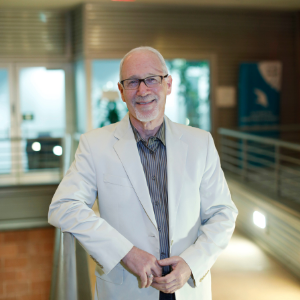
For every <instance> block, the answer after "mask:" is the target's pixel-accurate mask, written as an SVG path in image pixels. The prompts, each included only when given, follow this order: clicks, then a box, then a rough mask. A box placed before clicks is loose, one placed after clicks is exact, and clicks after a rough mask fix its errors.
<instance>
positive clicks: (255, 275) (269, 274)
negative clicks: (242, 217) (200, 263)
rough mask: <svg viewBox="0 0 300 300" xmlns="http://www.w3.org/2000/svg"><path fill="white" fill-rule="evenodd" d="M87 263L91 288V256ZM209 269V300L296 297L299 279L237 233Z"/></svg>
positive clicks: (299, 294) (292, 299)
mask: <svg viewBox="0 0 300 300" xmlns="http://www.w3.org/2000/svg"><path fill="white" fill-rule="evenodd" d="M89 265H90V274H91V284H92V290H93V292H94V287H95V275H94V268H95V263H94V261H93V260H92V259H89ZM211 272H212V294H213V300H300V280H299V279H297V278H296V277H294V276H293V275H292V274H290V272H289V271H288V270H286V269H285V268H284V267H283V266H282V265H281V264H280V263H278V262H277V261H275V260H274V259H273V258H271V257H270V256H268V255H267V254H266V253H265V252H263V251H262V250H261V249H260V248H259V247H258V246H256V244H254V243H253V242H252V241H250V240H249V239H247V238H245V237H244V236H242V235H241V234H239V233H235V234H234V235H233V237H232V239H231V241H230V243H229V246H228V247H227V248H226V250H225V251H224V252H223V253H222V254H221V256H220V257H219V258H218V260H217V262H216V263H215V265H214V267H213V268H212V270H211Z"/></svg>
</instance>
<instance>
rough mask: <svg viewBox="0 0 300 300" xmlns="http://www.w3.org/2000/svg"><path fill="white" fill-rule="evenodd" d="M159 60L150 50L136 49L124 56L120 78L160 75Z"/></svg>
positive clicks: (160, 65) (161, 69) (160, 66)
mask: <svg viewBox="0 0 300 300" xmlns="http://www.w3.org/2000/svg"><path fill="white" fill-rule="evenodd" d="M162 73H163V68H162V64H161V61H160V60H159V58H158V57H157V55H156V54H154V53H153V52H151V51H137V52H133V53H132V54H130V55H129V56H127V57H126V59H125V60H124V63H123V67H122V78H123V79H126V78H130V77H138V78H144V77H147V76H149V75H162Z"/></svg>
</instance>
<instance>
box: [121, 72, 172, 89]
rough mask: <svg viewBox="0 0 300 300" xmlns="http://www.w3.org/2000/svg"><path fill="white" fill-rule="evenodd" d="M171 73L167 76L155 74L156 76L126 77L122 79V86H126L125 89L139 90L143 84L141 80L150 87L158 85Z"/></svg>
mask: <svg viewBox="0 0 300 300" xmlns="http://www.w3.org/2000/svg"><path fill="white" fill-rule="evenodd" d="M168 76H169V74H167V75H165V76H161V75H154V76H149V77H146V78H143V79H136V78H133V79H124V80H122V81H120V83H121V84H122V86H123V87H124V89H125V90H137V89H138V88H139V86H140V84H141V82H144V84H145V85H146V86H147V87H149V88H152V87H156V86H157V85H159V84H161V83H162V80H163V79H164V78H166V77H168Z"/></svg>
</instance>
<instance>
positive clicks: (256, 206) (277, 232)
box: [226, 174, 300, 278]
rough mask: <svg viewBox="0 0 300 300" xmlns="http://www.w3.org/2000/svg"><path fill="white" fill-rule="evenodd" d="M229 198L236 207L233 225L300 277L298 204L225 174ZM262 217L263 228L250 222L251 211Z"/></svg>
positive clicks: (251, 218) (251, 220)
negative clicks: (277, 197) (236, 214)
mask: <svg viewBox="0 0 300 300" xmlns="http://www.w3.org/2000/svg"><path fill="white" fill-rule="evenodd" d="M226 179H227V182H228V186H229V189H230V192H231V195H232V199H233V201H234V203H235V205H236V206H237V208H238V210H239V215H238V217H237V221H236V227H237V229H238V230H239V231H241V232H243V233H244V234H245V235H246V236H248V237H250V238H251V239H252V240H254V241H255V243H256V244H258V245H259V246H260V247H261V248H263V249H264V250H265V251H266V252H268V253H269V254H271V255H272V256H273V257H275V258H276V259H277V260H278V261H280V262H281V263H282V264H283V265H284V266H285V267H286V268H287V269H289V270H290V271H292V272H293V273H294V274H295V275H296V276H298V277H299V278H300V255H299V254H300V251H299V249H300V239H299V237H300V213H299V204H297V203H296V204H294V205H293V208H289V207H288V206H287V205H286V203H287V201H285V202H284V201H281V202H279V201H275V200H274V199H273V198H271V197H269V196H267V195H266V194H262V193H260V192H258V191H256V190H254V189H253V188H251V187H248V186H247V185H245V184H243V183H240V182H238V181H237V180H236V179H234V178H233V177H231V176H229V175H228V174H227V176H226ZM254 211H259V212H260V213H262V214H264V215H265V217H266V228H264V229H262V228H259V227H257V226H255V225H254V224H253V212H254Z"/></svg>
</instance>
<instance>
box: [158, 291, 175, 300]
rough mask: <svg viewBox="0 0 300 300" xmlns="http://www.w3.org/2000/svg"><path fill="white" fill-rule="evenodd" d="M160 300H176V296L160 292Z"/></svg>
mask: <svg viewBox="0 0 300 300" xmlns="http://www.w3.org/2000/svg"><path fill="white" fill-rule="evenodd" d="M159 300H176V298H175V293H174V294H165V293H163V292H159Z"/></svg>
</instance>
